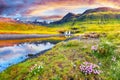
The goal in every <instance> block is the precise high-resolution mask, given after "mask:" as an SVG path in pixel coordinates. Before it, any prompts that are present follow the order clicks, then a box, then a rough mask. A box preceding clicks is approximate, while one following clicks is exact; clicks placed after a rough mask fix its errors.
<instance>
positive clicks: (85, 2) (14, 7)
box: [0, 0, 120, 18]
mask: <svg viewBox="0 0 120 80" xmlns="http://www.w3.org/2000/svg"><path fill="white" fill-rule="evenodd" d="M119 3H120V0H0V14H1V15H4V16H54V15H59V16H63V15H65V14H66V13H68V12H74V13H81V12H83V11H84V10H86V9H89V8H96V7H113V8H120V4H119ZM56 17H58V16H56ZM50 18H51V17H50ZM54 18H55V17H54Z"/></svg>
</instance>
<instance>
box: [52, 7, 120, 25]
mask: <svg viewBox="0 0 120 80" xmlns="http://www.w3.org/2000/svg"><path fill="white" fill-rule="evenodd" d="M91 20H92V21H98V20H99V21H109V20H120V9H113V8H108V7H100V8H96V9H89V10H86V11H85V12H84V13H83V14H77V15H76V14H73V13H68V14H67V15H66V16H64V17H63V18H62V19H61V20H59V21H56V22H53V23H51V24H62V23H65V22H70V21H81V22H82V21H91Z"/></svg>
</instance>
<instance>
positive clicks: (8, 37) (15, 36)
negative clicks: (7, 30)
mask: <svg viewBox="0 0 120 80" xmlns="http://www.w3.org/2000/svg"><path fill="white" fill-rule="evenodd" d="M60 36H64V35H63V34H0V40H13V39H30V38H47V37H60Z"/></svg>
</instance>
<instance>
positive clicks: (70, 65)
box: [0, 39, 120, 80]
mask: <svg viewBox="0 0 120 80" xmlns="http://www.w3.org/2000/svg"><path fill="white" fill-rule="evenodd" d="M107 40H108V39H107ZM107 40H106V39H104V41H106V42H107ZM113 41H114V40H112V41H111V44H114V45H117V46H118V44H115V43H113ZM103 43H104V42H103V40H81V41H76V40H71V41H69V42H60V43H58V44H57V45H56V46H55V47H54V48H53V49H52V50H50V51H48V52H46V53H45V54H43V55H41V56H39V57H37V58H34V59H29V60H27V61H25V62H22V63H19V64H16V65H14V66H11V67H9V68H8V69H7V70H5V71H3V72H2V73H1V74H0V79H3V80H70V79H74V80H85V79H89V80H93V79H97V80H101V79H102V80H119V79H120V77H119V76H118V75H119V74H120V73H119V66H120V61H119V60H120V57H119V55H120V53H119V52H120V48H115V50H114V51H115V53H114V54H112V55H111V54H110V55H109V54H108V56H105V57H103V58H98V57H96V56H95V55H94V54H93V53H92V51H91V46H93V45H98V44H103ZM108 46H109V45H108ZM109 48H111V47H109ZM106 49H107V48H106ZM103 53H105V52H103ZM103 56H104V54H103ZM112 57H115V61H112V60H111V59H112ZM86 61H87V62H90V63H93V64H96V65H99V63H100V64H101V65H99V67H100V70H101V71H102V73H101V74H99V75H95V74H91V75H85V74H83V73H82V72H81V71H80V69H79V66H80V65H81V64H82V63H83V62H86ZM39 66H40V67H39ZM41 67H42V68H41Z"/></svg>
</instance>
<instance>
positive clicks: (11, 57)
mask: <svg viewBox="0 0 120 80" xmlns="http://www.w3.org/2000/svg"><path fill="white" fill-rule="evenodd" d="M53 46H54V44H53V43H50V42H42V43H40V42H37V44H36V43H22V44H18V45H14V46H9V47H1V48H0V72H2V71H3V70H5V69H6V68H8V67H9V66H11V65H13V64H17V63H19V62H22V61H24V60H26V59H27V58H29V57H28V54H33V55H35V54H37V53H40V52H41V51H44V50H48V49H50V48H52V47H53Z"/></svg>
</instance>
